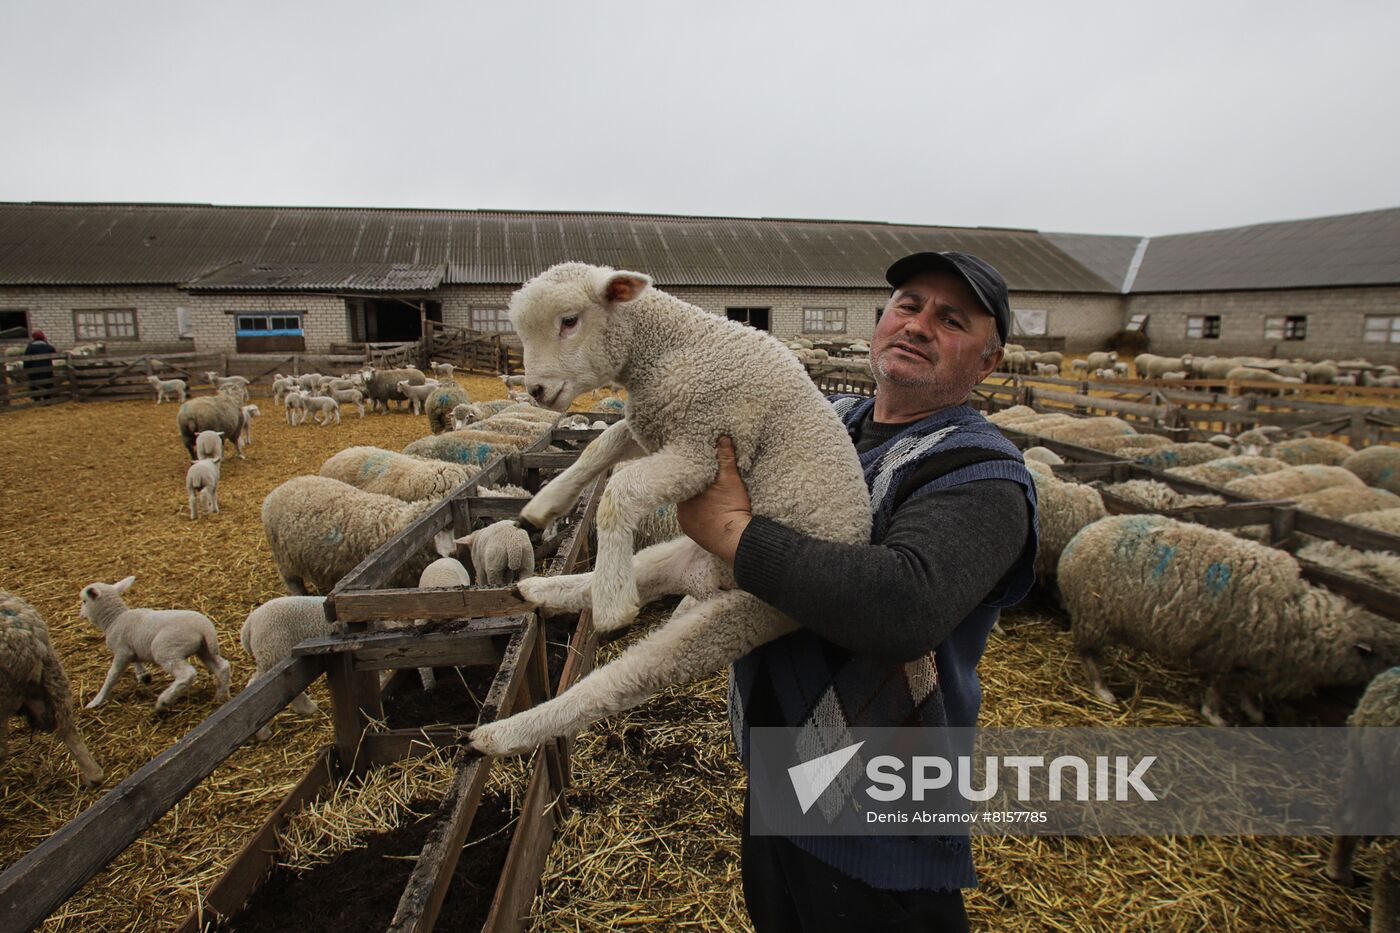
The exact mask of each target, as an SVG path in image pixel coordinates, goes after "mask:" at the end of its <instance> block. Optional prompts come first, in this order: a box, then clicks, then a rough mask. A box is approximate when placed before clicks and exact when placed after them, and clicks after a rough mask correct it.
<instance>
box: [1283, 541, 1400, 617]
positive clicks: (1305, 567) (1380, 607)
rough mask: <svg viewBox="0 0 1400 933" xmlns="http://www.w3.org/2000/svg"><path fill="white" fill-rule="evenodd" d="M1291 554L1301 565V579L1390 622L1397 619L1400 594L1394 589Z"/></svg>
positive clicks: (1399, 611) (1399, 615)
mask: <svg viewBox="0 0 1400 933" xmlns="http://www.w3.org/2000/svg"><path fill="white" fill-rule="evenodd" d="M1294 556H1295V559H1297V561H1298V566H1299V567H1301V568H1302V571H1303V577H1304V579H1306V580H1307V581H1308V582H1309V583H1316V584H1317V585H1319V586H1325V587H1327V588H1328V589H1329V590H1331V591H1332V592H1334V593H1336V594H1337V595H1339V596H1343V597H1345V598H1347V599H1349V600H1351V601H1352V602H1354V603H1356V604H1358V605H1361V606H1365V607H1366V608H1367V609H1368V610H1370V611H1371V612H1374V613H1375V614H1376V615H1378V616H1381V617H1382V618H1386V619H1389V620H1390V621H1392V622H1400V598H1397V594H1396V593H1395V591H1394V590H1388V589H1386V588H1384V587H1381V586H1377V585H1376V584H1374V583H1371V582H1370V581H1369V580H1362V579H1360V578H1359V577H1353V576H1351V575H1350V574H1346V573H1342V572H1341V571H1339V570H1333V569H1332V568H1330V567H1324V566H1322V565H1321V564H1314V563H1312V562H1311V561H1306V560H1303V559H1302V558H1298V557H1297V555H1294Z"/></svg>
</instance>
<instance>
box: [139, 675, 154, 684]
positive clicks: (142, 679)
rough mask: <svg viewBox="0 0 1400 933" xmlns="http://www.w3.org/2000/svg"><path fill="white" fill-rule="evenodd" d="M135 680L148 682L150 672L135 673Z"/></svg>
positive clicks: (140, 682)
mask: <svg viewBox="0 0 1400 933" xmlns="http://www.w3.org/2000/svg"><path fill="white" fill-rule="evenodd" d="M136 682H137V683H138V684H148V683H150V682H151V675H150V674H137V675H136Z"/></svg>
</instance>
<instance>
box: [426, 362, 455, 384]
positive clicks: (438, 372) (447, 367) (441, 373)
mask: <svg viewBox="0 0 1400 933" xmlns="http://www.w3.org/2000/svg"><path fill="white" fill-rule="evenodd" d="M456 368H457V367H455V366H453V365H452V364H451V363H433V364H432V369H433V375H434V376H436V377H437V378H438V380H439V381H440V383H441V384H446V383H449V382H451V381H452V370H454V369H456Z"/></svg>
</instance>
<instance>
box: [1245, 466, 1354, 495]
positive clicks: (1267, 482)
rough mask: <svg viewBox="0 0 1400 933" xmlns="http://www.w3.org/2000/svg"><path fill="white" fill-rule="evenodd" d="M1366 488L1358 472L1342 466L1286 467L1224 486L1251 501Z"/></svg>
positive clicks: (1246, 477)
mask: <svg viewBox="0 0 1400 933" xmlns="http://www.w3.org/2000/svg"><path fill="white" fill-rule="evenodd" d="M1363 485H1365V484H1364V483H1362V482H1361V480H1359V479H1357V478H1356V474H1355V473H1351V472H1348V471H1347V470H1344V469H1342V468H1341V467H1337V466H1318V465H1316V464H1312V465H1308V466H1295V467H1285V468H1284V469H1282V470H1276V471H1274V472H1272V473H1264V474H1261V475H1259V476H1242V477H1240V478H1239V479H1234V480H1230V482H1228V483H1226V484H1225V488H1226V489H1228V490H1229V491H1230V492H1236V493H1239V494H1240V495H1242V496H1248V497H1249V498H1251V499H1286V498H1288V497H1290V496H1297V495H1302V494H1303V493H1305V492H1316V491H1317V490H1319V489H1326V488H1327V487H1329V486H1355V487H1360V486H1363Z"/></svg>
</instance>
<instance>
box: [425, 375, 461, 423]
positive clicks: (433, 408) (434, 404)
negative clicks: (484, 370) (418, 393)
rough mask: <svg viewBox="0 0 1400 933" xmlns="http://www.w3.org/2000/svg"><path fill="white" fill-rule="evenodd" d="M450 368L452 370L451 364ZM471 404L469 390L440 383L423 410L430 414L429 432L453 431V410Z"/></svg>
mask: <svg viewBox="0 0 1400 933" xmlns="http://www.w3.org/2000/svg"><path fill="white" fill-rule="evenodd" d="M448 368H449V369H450V368H451V366H450V364H449V366H448ZM471 403H472V399H471V396H470V395H468V394H467V390H466V389H464V388H462V387H461V386H460V385H458V384H457V383H455V382H443V383H439V384H438V387H437V388H436V389H434V390H433V391H432V392H431V393H429V395H428V398H427V401H425V402H424V403H423V409H424V411H426V412H427V413H428V430H430V431H432V432H433V433H434V434H441V433H443V432H444V431H450V430H452V412H453V409H455V408H456V407H457V406H458V405H470V404H471Z"/></svg>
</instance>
